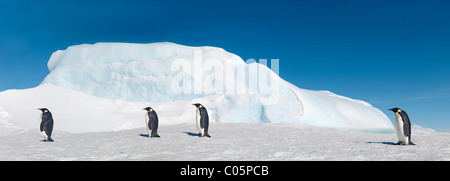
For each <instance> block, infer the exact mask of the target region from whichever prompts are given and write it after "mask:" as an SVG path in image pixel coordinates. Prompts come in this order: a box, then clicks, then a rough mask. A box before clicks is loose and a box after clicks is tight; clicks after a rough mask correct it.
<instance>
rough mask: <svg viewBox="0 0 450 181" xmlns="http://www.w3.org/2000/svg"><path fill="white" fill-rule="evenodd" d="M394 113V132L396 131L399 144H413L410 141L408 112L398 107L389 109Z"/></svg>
mask: <svg viewBox="0 0 450 181" xmlns="http://www.w3.org/2000/svg"><path fill="white" fill-rule="evenodd" d="M389 110H391V111H392V112H394V114H395V132H397V137H398V140H399V141H398V143H397V144H399V145H415V144H414V143H413V142H411V122H410V121H409V117H408V114H406V112H405V111H403V110H401V109H399V108H392V109H389Z"/></svg>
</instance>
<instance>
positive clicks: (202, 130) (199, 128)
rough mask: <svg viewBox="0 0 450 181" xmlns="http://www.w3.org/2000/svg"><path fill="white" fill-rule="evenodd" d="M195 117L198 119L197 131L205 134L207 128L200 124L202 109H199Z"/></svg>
mask: <svg viewBox="0 0 450 181" xmlns="http://www.w3.org/2000/svg"><path fill="white" fill-rule="evenodd" d="M195 119H196V120H197V131H198V132H199V133H200V135H201V136H203V135H204V134H205V130H204V129H203V128H202V127H201V126H200V120H201V116H200V110H198V109H197V114H196V117H195Z"/></svg>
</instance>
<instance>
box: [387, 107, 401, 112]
mask: <svg viewBox="0 0 450 181" xmlns="http://www.w3.org/2000/svg"><path fill="white" fill-rule="evenodd" d="M389 110H391V111H392V112H394V113H397V112H401V111H402V110H401V109H400V108H392V109H389Z"/></svg>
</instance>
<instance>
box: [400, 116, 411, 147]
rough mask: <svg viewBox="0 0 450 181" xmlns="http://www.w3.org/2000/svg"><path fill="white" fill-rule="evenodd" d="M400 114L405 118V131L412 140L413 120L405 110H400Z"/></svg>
mask: <svg viewBox="0 0 450 181" xmlns="http://www.w3.org/2000/svg"><path fill="white" fill-rule="evenodd" d="M400 116H402V120H403V124H404V125H403V133H404V135H405V136H407V137H409V139H410V140H411V122H410V121H409V117H408V114H406V112H405V111H401V112H400Z"/></svg>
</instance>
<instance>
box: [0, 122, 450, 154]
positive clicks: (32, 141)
mask: <svg viewBox="0 0 450 181" xmlns="http://www.w3.org/2000/svg"><path fill="white" fill-rule="evenodd" d="M210 128H211V129H210V134H211V136H212V137H211V138H200V137H197V136H196V135H195V134H197V133H196V127H195V125H194V124H176V125H166V126H161V127H160V129H159V135H161V138H148V137H147V134H148V133H147V132H146V130H145V128H144V127H142V128H135V129H130V130H121V131H109V132H90V133H69V132H64V131H60V130H55V131H54V136H53V138H54V139H55V142H51V143H50V142H42V141H40V140H42V138H41V137H40V136H39V133H38V131H37V129H30V130H27V131H24V132H20V133H16V134H10V135H5V136H0V150H2V151H1V152H0V160H163V161H167V160H188V161H191V160H194V161H197V160H241V161H246V160H250V161H259V160H447V161H448V160H450V146H449V145H450V133H449V132H434V131H432V130H430V129H426V128H420V127H417V126H415V127H413V130H412V140H413V141H414V143H416V145H415V146H399V145H393V143H394V142H397V138H396V135H395V133H389V134H379V133H367V132H361V131H349V130H341V129H334V128H324V127H317V126H310V125H306V124H302V123H257V124H255V123H212V124H211V127H210Z"/></svg>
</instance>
